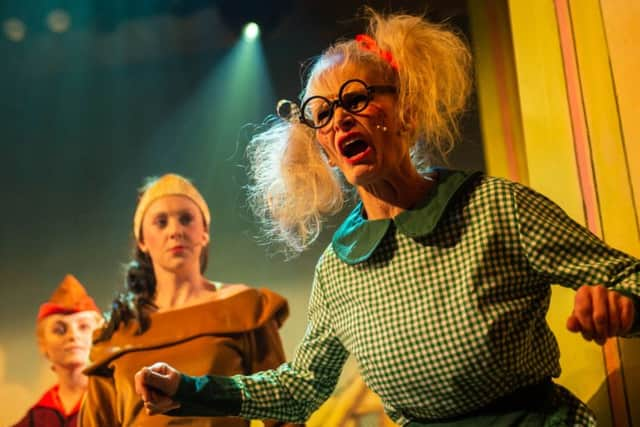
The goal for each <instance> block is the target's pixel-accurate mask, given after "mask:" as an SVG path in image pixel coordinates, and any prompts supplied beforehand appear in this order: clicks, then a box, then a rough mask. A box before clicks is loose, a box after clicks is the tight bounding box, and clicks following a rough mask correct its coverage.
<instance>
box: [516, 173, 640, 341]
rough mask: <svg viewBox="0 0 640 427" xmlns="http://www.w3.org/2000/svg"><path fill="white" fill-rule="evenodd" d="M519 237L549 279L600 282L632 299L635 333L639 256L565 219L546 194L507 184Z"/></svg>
mask: <svg viewBox="0 0 640 427" xmlns="http://www.w3.org/2000/svg"><path fill="white" fill-rule="evenodd" d="M512 195H513V197H514V201H515V205H516V215H517V221H518V230H519V234H520V236H519V237H520V242H521V245H522V247H523V249H524V251H525V254H526V256H527V259H528V260H529V262H530V264H531V266H532V268H533V269H534V270H535V271H536V272H538V273H539V274H541V275H542V276H543V277H545V278H546V279H547V280H548V281H549V282H551V283H554V284H558V285H562V286H567V287H571V288H573V289H578V288H579V287H580V286H582V285H600V284H601V285H603V286H605V287H607V288H610V289H614V290H616V291H619V292H621V293H623V294H625V295H627V296H630V297H632V298H633V299H634V301H635V303H636V322H635V325H634V328H633V335H639V334H640V330H638V329H640V328H638V326H640V321H638V320H640V319H638V318H639V317H640V316H639V314H640V313H638V308H639V304H638V302H639V301H640V260H638V259H636V258H634V257H632V256H630V255H627V254H625V253H624V252H621V251H619V250H616V249H614V248H612V247H610V246H608V245H607V244H606V243H604V242H603V241H602V240H600V239H599V238H598V237H596V236H595V235H594V234H593V233H591V232H590V231H589V230H588V229H586V228H585V227H583V226H582V225H580V224H578V223H577V222H575V221H574V220H573V219H571V218H570V217H569V216H568V215H567V214H566V213H565V212H564V211H563V210H562V209H561V208H560V207H559V206H558V205H556V204H555V203H554V202H552V201H551V200H549V199H548V198H547V197H545V196H543V195H542V194H540V193H537V192H535V191H534V190H532V189H530V188H528V187H525V186H523V185H520V184H516V183H514V184H513V185H512Z"/></svg>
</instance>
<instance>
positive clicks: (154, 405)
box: [134, 362, 180, 415]
mask: <svg viewBox="0 0 640 427" xmlns="http://www.w3.org/2000/svg"><path fill="white" fill-rule="evenodd" d="M134 384H135V390H136V393H137V394H138V395H139V396H140V397H141V398H142V401H143V402H144V407H145V408H146V410H147V413H148V414H149V415H155V414H162V413H165V412H167V411H170V410H172V409H176V408H179V407H180V404H179V403H178V402H176V401H174V400H173V399H172V397H173V396H174V395H175V394H176V392H177V391H178V385H179V384H180V372H179V371H177V370H176V369H174V368H173V367H171V366H169V365H167V364H166V363H163V362H158V363H154V364H153V365H151V366H148V367H144V368H142V369H140V370H139V371H138V372H136V375H135V378H134Z"/></svg>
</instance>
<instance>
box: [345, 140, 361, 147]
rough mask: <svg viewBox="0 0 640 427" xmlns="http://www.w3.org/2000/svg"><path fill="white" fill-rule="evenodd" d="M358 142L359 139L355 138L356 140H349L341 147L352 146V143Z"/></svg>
mask: <svg viewBox="0 0 640 427" xmlns="http://www.w3.org/2000/svg"><path fill="white" fill-rule="evenodd" d="M358 141H361V140H360V139H358V138H356V139H351V140H349V141H347V142H345V143H344V144H342V146H343V147H348V146H349V145H351V144H353V143H355V142H358Z"/></svg>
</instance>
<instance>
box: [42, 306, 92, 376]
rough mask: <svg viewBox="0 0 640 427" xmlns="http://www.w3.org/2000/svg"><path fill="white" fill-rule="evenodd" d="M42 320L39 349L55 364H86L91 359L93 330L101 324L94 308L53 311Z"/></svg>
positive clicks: (69, 366) (82, 365)
mask: <svg viewBox="0 0 640 427" xmlns="http://www.w3.org/2000/svg"><path fill="white" fill-rule="evenodd" d="M42 322H43V325H42V329H41V331H42V332H41V334H40V337H39V338H40V340H39V344H40V350H41V351H42V353H43V354H45V356H46V357H47V359H49V361H50V362H51V363H52V364H53V366H54V368H56V367H58V368H60V367H62V368H66V369H73V368H75V367H84V366H85V365H86V364H87V362H88V361H89V350H90V349H91V336H92V333H93V330H94V329H95V328H96V327H98V326H99V317H98V314H97V313H96V312H94V311H80V312H78V313H73V314H52V315H50V316H47V317H45V318H44V319H42Z"/></svg>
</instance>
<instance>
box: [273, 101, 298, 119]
mask: <svg viewBox="0 0 640 427" xmlns="http://www.w3.org/2000/svg"><path fill="white" fill-rule="evenodd" d="M276 114H278V117H280V118H281V119H284V120H286V121H288V122H289V123H291V124H295V123H300V107H298V104H296V103H295V102H293V101H289V100H288V99H281V100H280V101H278V103H277V104H276Z"/></svg>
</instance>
